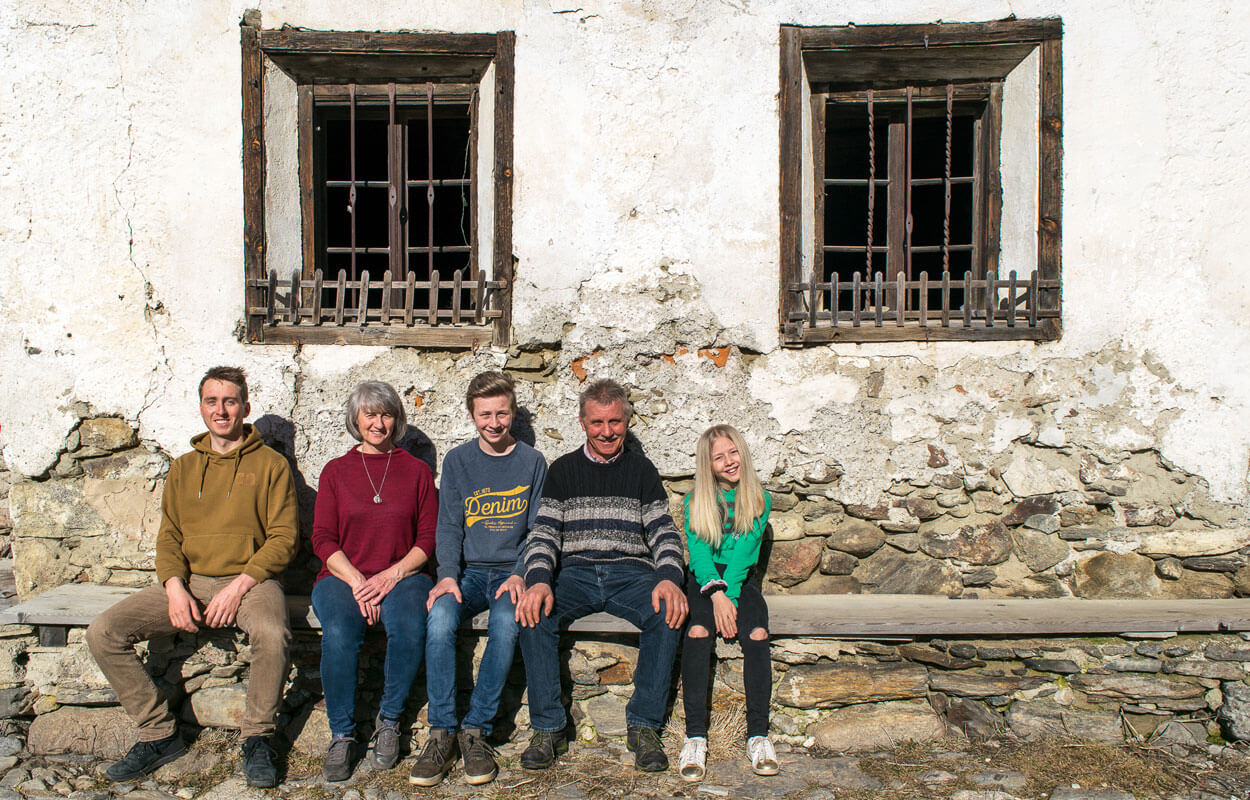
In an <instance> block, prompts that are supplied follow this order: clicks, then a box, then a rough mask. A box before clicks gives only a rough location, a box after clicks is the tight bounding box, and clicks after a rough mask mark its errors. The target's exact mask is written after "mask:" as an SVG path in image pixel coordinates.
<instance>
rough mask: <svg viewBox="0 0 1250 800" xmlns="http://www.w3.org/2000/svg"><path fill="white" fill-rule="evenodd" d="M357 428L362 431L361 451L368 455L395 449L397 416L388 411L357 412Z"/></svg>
mask: <svg viewBox="0 0 1250 800" xmlns="http://www.w3.org/2000/svg"><path fill="white" fill-rule="evenodd" d="M356 428H357V429H358V430H359V431H360V449H361V450H362V451H364V452H366V453H385V452H388V451H389V450H390V449H391V448H392V447H394V442H392V441H391V440H392V439H393V438H394V436H395V416H394V415H393V414H391V413H389V412H387V411H374V410H372V409H368V408H362V409H360V411H358V412H356Z"/></svg>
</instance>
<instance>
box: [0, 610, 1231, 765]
mask: <svg viewBox="0 0 1250 800" xmlns="http://www.w3.org/2000/svg"><path fill="white" fill-rule="evenodd" d="M0 637H3V638H0V648H4V649H5V651H6V655H12V656H14V658H13V659H7V658H6V659H0V663H11V664H14V665H20V664H24V667H21V666H11V667H9V669H8V672H7V673H6V674H4V675H0V682H2V683H3V685H11V686H12V687H18V688H11V689H0V699H3V700H4V706H3V708H2V709H0V712H2V713H3V715H4V716H6V717H7V716H15V715H19V714H22V715H30V714H35V715H37V716H36V719H35V721H34V722H33V723H32V724H31V727H30V738H29V747H30V749H31V750H32V751H33V752H36V753H38V752H55V751H58V750H77V751H80V752H82V751H86V752H95V753H96V754H97V755H101V756H107V757H113V756H117V755H120V754H121V753H122V752H124V751H125V748H126V747H127V746H128V745H129V743H130V742H131V741H132V738H133V735H134V731H133V726H131V725H130V723H129V722H128V720H127V719H126V717H125V715H124V714H123V713H122V712H121V711H120V709H118V708H116V707H115V706H114V705H113V704H114V703H115V696H114V695H113V693H112V690H111V689H109V687H108V685H107V683H105V682H104V679H103V676H101V675H100V673H99V671H98V670H97V669H96V667H95V665H94V663H93V662H92V661H91V658H90V656H89V655H88V654H87V652H86V648H85V645H84V643H83V637H82V632H81V631H75V632H74V633H72V634H71V637H70V643H69V645H68V646H67V647H39V646H37V644H35V639H34V637H33V636H32V635H31V632H30V630H29V629H28V628H26V629H24V630H23V626H8V629H6V630H4V631H0ZM634 641H636V640H635V639H634V638H633V637H630V636H615V637H608V638H601V639H586V638H578V639H576V640H572V639H569V640H567V641H566V642H565V649H564V660H565V663H566V665H567V674H568V676H569V681H570V682H568V683H566V685H565V688H566V690H569V691H570V692H571V700H572V706H571V709H572V715H573V722H574V726H575V728H576V730H577V735H578V736H579V737H580V738H582V739H584V740H588V741H589V740H593V739H596V738H600V737H616V736H623V735H624V733H625V727H624V725H625V722H624V720H625V704H626V702H627V701H628V698H629V695H630V694H631V692H632V691H633V686H632V684H631V676H632V674H633V668H634V664H635V661H636V658H637V648H636V647H635V646H634V644H633V642H634ZM383 645H384V642H383V639H382V637H380V636H371V637H370V638H369V639H368V640H367V641H366V644H365V648H364V650H363V653H362V659H361V674H362V688H361V691H360V694H359V701H358V708H357V717H358V721H359V722H360V723H361V724H362V726H363V727H366V728H367V726H368V723H369V721H370V720H371V719H372V715H373V714H374V713H375V711H376V704H377V701H378V698H379V693H380V676H381V669H382V660H383V655H384V652H383V651H384V646H383ZM483 647H484V639H483V638H482V637H480V636H475V637H466V639H465V646H464V648H463V650H464V652H463V654H462V655H463V656H464V657H463V658H462V664H461V667H462V669H463V668H467V665H468V664H469V663H470V660H471V659H474V657H475V656H476V657H480V655H481V651H482V649H483ZM772 653H773V664H774V672H773V678H774V690H773V711H772V730H773V736H774V737H775V738H776V739H778V740H779V741H784V742H787V743H790V744H794V745H803V746H805V747H808V748H818V749H823V750H826V751H858V750H873V749H878V748H881V747H888V746H891V745H893V744H896V743H898V742H900V741H905V740H908V739H914V740H926V739H932V738H936V737H939V736H942V735H944V734H947V733H950V734H953V735H962V736H968V737H971V738H985V737H988V736H991V735H993V734H996V733H1000V732H1008V733H1010V734H1012V735H1014V736H1018V737H1020V738H1023V739H1031V738H1035V737H1061V738H1072V737H1075V738H1080V739H1090V740H1094V741H1100V742H1109V743H1118V742H1122V741H1124V740H1126V739H1129V740H1139V741H1150V742H1153V743H1155V744H1159V745H1163V746H1183V747H1197V746H1205V745H1206V744H1207V743H1208V741H1212V742H1219V741H1233V740H1244V739H1247V738H1250V687H1248V686H1247V684H1246V675H1247V665H1248V664H1250V643H1247V641H1246V640H1245V638H1243V637H1240V636H1231V635H1218V636H1189V635H1181V636H1171V637H1167V638H1157V639H1155V638H1152V639H1142V638H1128V637H1123V638H1120V637H1111V638H1100V639H1089V638H1047V639H1036V640H1033V639H1029V640H1024V639H1020V640H1010V641H1008V640H997V639H996V640H983V639H975V640H968V639H960V640H953V639H952V640H937V639H932V640H927V641H915V642H908V643H890V644H885V643H880V642H870V641H835V640H820V639H810V638H790V637H785V638H780V637H779V638H776V639H774V640H773V645H772ZM146 657H147V662H148V666H149V669H150V670H151V672H152V673H153V674H154V675H155V676H157V680H158V682H159V683H161V684H162V685H164V686H166V687H167V691H168V693H169V695H170V696H171V697H172V698H173V700H174V703H175V705H176V707H177V708H178V710H179V714H180V716H181V718H182V719H183V720H184V721H186V722H188V723H191V724H199V725H203V726H211V727H222V728H237V727H238V725H239V721H240V718H241V715H242V713H243V704H244V695H245V688H244V684H243V683H242V681H243V680H244V679H245V677H246V669H247V664H248V662H249V660H250V656H249V651H248V648H247V646H246V643H245V641H244V639H243V638H242V637H241V636H238V635H234V634H231V633H224V632H212V633H207V634H202V635H200V636H198V637H197V636H191V635H181V634H180V635H179V636H178V637H177V638H176V639H172V640H167V641H164V642H158V643H153V645H152V646H151V647H149V648H148V649H147V651H146ZM319 657H320V656H319V649H318V638H317V637H316V636H315V635H312V634H310V633H308V632H303V633H297V635H296V638H295V645H294V649H293V662H294V663H293V666H292V668H291V676H290V683H289V685H288V690H287V693H286V697H285V700H284V703H283V711H282V719H281V725H282V727H283V729H284V730H285V732H286V733H287V735H288V736H290V737H291V739H292V740H293V742H294V744H295V747H296V749H298V750H300V751H302V752H305V753H307V754H310V755H320V754H322V753H323V752H324V749H325V747H326V746H327V745H328V743H329V730H328V727H327V725H326V721H325V712H324V706H323V704H322V703H321V702H320V683H319V676H318V666H317V665H318V660H319ZM716 669H717V672H716V682H715V685H714V701H713V703H714V704H713V712H714V714H715V715H721V716H732V715H733V714H735V713H736V712H738V711H740V709H741V693H742V691H743V683H742V658H741V651H740V650H739V649H738V647H737V646H736V645H734V644H726V643H724V642H721V643H719V644H718V665H717V668H716ZM23 681H24V683H23ZM423 683H424V682H423V680H422V679H420V678H419V679H418V681H417V683H416V684H415V685H414V689H413V694H412V697H411V698H410V701H409V709H410V715H409V717H408V719H407V722H408V723H410V724H411V730H412V732H413V735H414V736H416V737H417V738H418V740H419V739H421V738H422V737H423V735H424V731H425V729H426V727H427V726H426V722H425V709H424V691H423V689H422V686H423ZM462 683H464V682H462ZM466 685H467V684H466ZM22 686H24V687H25V688H24V689H22V688H20V687H22ZM523 694H524V674H523V671H522V669H521V664H520V661H519V659H518V661H517V663H516V665H515V667H514V670H513V673H512V675H511V677H510V680H509V683H508V687H507V689H506V690H505V697H504V701H503V704H502V707H503V709H502V710H503V714H502V718H501V722H500V725H499V727H500V728H501V729H502V731H503V732H504V733H505V735H520V734H518V731H520V732H521V734H523V733H524V730H525V728H526V727H527V725H528V721H529V720H528V711H527V708H526V707H525V705H524V702H523V699H524V698H523ZM681 709H682V705H681V701H680V698H678V699H677V700H676V701H675V703H674V717H675V724H677V725H680V723H681V717H682V711H681ZM106 732H108V735H105V733H106Z"/></svg>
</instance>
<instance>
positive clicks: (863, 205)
mask: <svg viewBox="0 0 1250 800" xmlns="http://www.w3.org/2000/svg"><path fill="white" fill-rule="evenodd" d="M949 89H950V96H949V98H947V97H933V96H932V93H928V94H923V95H922V94H920V93H918V92H916V91H915V90H914V89H913V90H912V92H910V93H909V92H906V91H905V92H904V96H906V94H911V95H912V100H911V102H910V103H908V102H907V101H906V100H905V99H904V100H903V101H902V102H899V101H897V100H890V99H889V97H891V96H896V95H897V93H888V94H886V96H885V97H881V95H880V93H874V92H872V91H871V90H869V91H867V92H859V93H847V94H842V95H837V96H833V97H831V98H830V99H829V100H828V101H827V102H826V104H825V121H826V133H825V153H824V163H825V173H824V176H823V178H824V186H823V189H824V240H823V243H822V245H821V246H822V250H823V253H822V255H823V269H822V271H821V273H820V275H821V281H823V282H832V281H833V280H834V278H835V277H836V278H837V280H838V281H839V282H840V283H843V284H847V285H848V286H849V285H851V284H853V282H854V281H855V279H856V276H858V277H859V281H860V283H861V285H863V286H871V285H872V284H873V281H874V278H875V276H876V274H877V273H878V272H880V273H882V276H883V279H884V280H885V281H886V282H893V283H897V280H898V275H899V274H900V273H902V274H904V275H906V277H907V280H908V281H913V282H914V281H916V280H918V279H919V276H921V275H924V276H927V278H928V282H929V284H930V286H931V287H932V288H930V289H928V290H927V296H926V297H925V298H924V300H923V302H922V299H921V297H920V289H919V287H914V288H910V289H908V290H907V291H906V293H905V296H904V302H903V305H904V307H906V308H912V309H918V308H920V307H921V305H924V304H926V303H927V304H928V306H929V307H930V308H934V309H940V308H941V305H942V297H941V285H942V284H941V281H942V277H943V273H950V274H951V275H955V276H958V278H957V279H956V280H957V281H958V280H961V279H962V277H963V276H964V275H965V274H966V273H968V272H970V271H972V272H973V274H974V277H976V278H978V279H981V278H983V272H984V268H983V267H980V264H981V260H980V258H979V250H980V249H982V247H983V246H984V245H983V244H982V243H981V242H980V232H981V229H983V228H984V224H983V222H982V221H981V213H982V204H980V203H977V202H975V197H974V191H973V190H974V186H975V184H976V180H977V171H978V170H977V162H978V160H979V159H978V157H977V156H978V153H977V142H978V133H979V129H980V123H981V117H982V116H983V115H984V114H985V113H986V111H987V110H988V99H989V98H988V93H987V92H984V91H976V90H973V91H971V92H963V93H961V100H960V101H959V102H958V103H956V102H955V99H954V89H955V87H954V86H953V85H950V86H949ZM948 99H949V102H948ZM909 152H910V155H911V157H910V159H909V158H908V154H909ZM909 174H910V180H909V179H908V176H909ZM892 198H893V199H896V200H901V201H902V202H891V200H892ZM869 242H871V247H869ZM819 260H820V259H818V261H819ZM974 264H976V265H978V267H979V268H978V269H976V270H974V268H973V265H974ZM894 295H895V291H894V290H893V289H890V290H889V292H888V296H887V298H886V302H887V303H888V306H889V307H891V308H896V307H897V306H898V302H897V300H896V298H895V296H894ZM864 299H866V298H862V299H861V305H863V302H862V301H863V300H864ZM948 302H949V305H950V306H953V307H955V308H960V307H962V306H963V305H964V302H965V292H964V290H963V288H962V286H961V285H958V284H957V285H956V286H954V287H952V288H951V290H950V293H949V300H948Z"/></svg>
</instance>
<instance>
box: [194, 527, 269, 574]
mask: <svg viewBox="0 0 1250 800" xmlns="http://www.w3.org/2000/svg"><path fill="white" fill-rule="evenodd" d="M182 552H183V554H184V555H185V556H186V557H187V563H188V565H189V566H190V568H191V572H193V573H196V574H199V575H210V576H219V575H237V574H238V573H240V572H242V571H243V568H244V567H245V566H247V562H248V560H249V559H251V557H252V556H253V555H255V554H256V539H255V537H254V536H253V535H252V532H251V531H239V532H230V533H202V534H199V535H197V536H189V537H187V538H186V539H184V540H183V542H182Z"/></svg>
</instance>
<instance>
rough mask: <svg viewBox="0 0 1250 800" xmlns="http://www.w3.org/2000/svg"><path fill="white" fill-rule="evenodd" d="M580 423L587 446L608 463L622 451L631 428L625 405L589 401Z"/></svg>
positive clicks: (579, 419)
mask: <svg viewBox="0 0 1250 800" xmlns="http://www.w3.org/2000/svg"><path fill="white" fill-rule="evenodd" d="M578 421H579V422H580V423H581V424H582V430H584V431H585V432H586V444H587V445H589V447H590V451H591V452H592V453H594V454H595V455H597V456H598V457H599V458H601V459H603V460H604V461H607V460H608V459H609V458H612V457H613V456H615V455H616V454H617V453H619V452H620V451H621V447H622V446H623V445H624V444H625V431H626V429H628V428H629V419H628V418H627V417H626V416H625V404H624V403H620V402H615V403H596V402H595V401H594V400H587V401H586V406H585V408H584V409H583V410H582V415H581V417H579V418H578Z"/></svg>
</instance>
